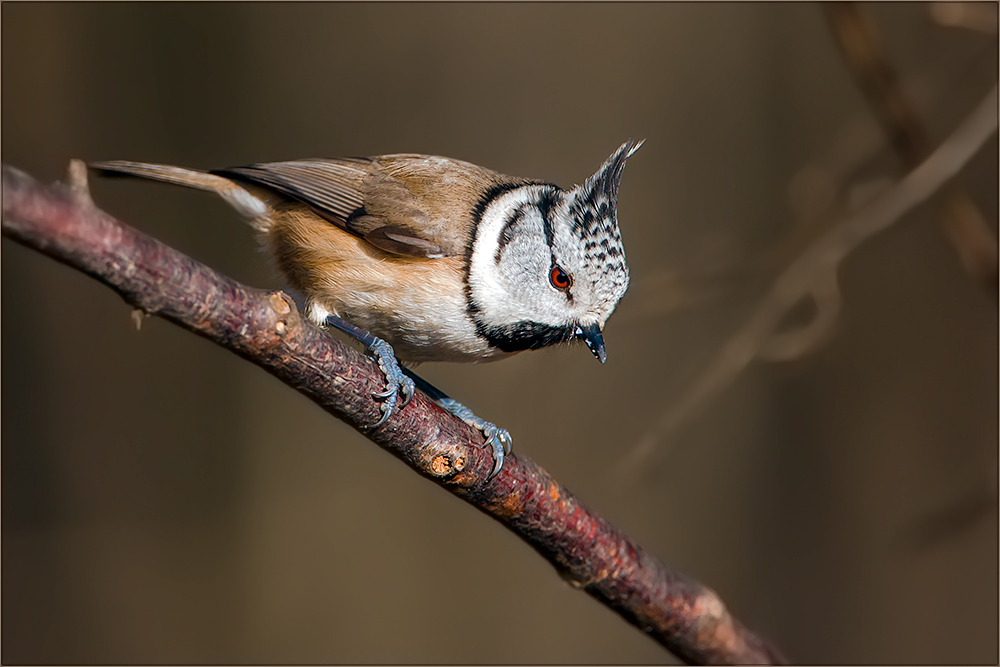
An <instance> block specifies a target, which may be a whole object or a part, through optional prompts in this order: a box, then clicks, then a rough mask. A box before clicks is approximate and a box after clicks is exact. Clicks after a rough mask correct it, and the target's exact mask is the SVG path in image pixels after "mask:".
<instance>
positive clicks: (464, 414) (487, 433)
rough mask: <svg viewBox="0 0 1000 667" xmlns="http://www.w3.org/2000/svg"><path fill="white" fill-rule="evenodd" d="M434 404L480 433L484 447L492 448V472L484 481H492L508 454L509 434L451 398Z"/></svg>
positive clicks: (439, 400)
mask: <svg viewBox="0 0 1000 667" xmlns="http://www.w3.org/2000/svg"><path fill="white" fill-rule="evenodd" d="M436 402H437V404H438V405H440V406H441V407H442V408H444V409H445V410H447V411H448V412H450V413H451V414H453V415H455V416H456V417H458V418H459V419H461V420H462V421H464V422H465V423H466V424H468V425H469V426H471V427H472V428H474V429H476V430H477V431H479V432H480V433H482V434H483V437H484V438H486V445H487V446H488V447H492V448H493V470H491V471H490V476H489V477H488V478H487V480H486V481H489V480H491V479H493V477H494V476H495V475H496V474H497V473H498V472H500V468H502V467H503V459H504V456H505V455H506V454H510V446H511V442H512V440H511V437H510V432H509V431H508V430H507V429H505V428H500V427H499V426H497V425H496V424H494V423H492V422H488V421H486V420H485V419H482V418H480V417H477V416H476V415H475V414H473V412H472V410H470V409H469V408H467V407H465V406H464V405H462V404H461V403H459V402H458V401H456V400H455V399H453V398H439V399H437V401H436Z"/></svg>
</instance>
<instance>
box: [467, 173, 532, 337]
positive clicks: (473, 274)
mask: <svg viewBox="0 0 1000 667" xmlns="http://www.w3.org/2000/svg"><path fill="white" fill-rule="evenodd" d="M546 187H547V186H526V187H523V188H518V189H516V190H512V191H510V192H507V193H505V194H503V195H501V196H500V197H498V198H496V199H494V200H493V201H492V202H491V203H490V204H489V205H488V206H487V207H486V210H485V211H483V215H482V218H481V219H480V222H479V228H478V229H477V230H476V240H475V243H474V244H473V246H472V256H471V258H470V261H469V286H470V288H471V291H472V300H473V302H474V304H475V305H476V306H477V307H478V309H479V312H480V313H481V315H482V316H483V317H484V318H485V319H487V320H488V321H490V322H493V323H498V324H499V323H502V324H508V323H512V322H518V321H521V320H534V321H538V322H546V321H548V320H550V319H551V313H546V312H545V310H544V309H543V308H542V304H541V303H540V301H541V299H539V298H533V297H540V296H541V295H538V294H537V291H539V288H542V287H544V286H543V285H542V284H541V283H540V281H539V279H538V277H537V276H535V275H532V274H533V273H536V272H537V271H538V270H539V269H538V267H540V266H541V267H547V266H548V262H549V250H548V247H547V245H546V244H545V234H544V226H543V223H542V220H541V214H540V213H539V211H538V209H537V208H536V207H535V206H534V205H533V204H534V202H537V201H538V193H539V192H540V191H541V190H543V189H545V188H546ZM522 205H527V206H526V207H525V210H524V211H523V214H522V217H521V219H520V220H519V222H518V223H517V225H516V236H515V237H514V238H513V239H510V238H507V239H504V241H503V243H504V248H503V249H502V250H500V245H501V234H503V232H504V228H505V227H506V226H507V223H508V222H509V221H510V218H511V215H512V214H513V213H514V211H516V210H517V209H518V208H519V207H521V206H522ZM498 250H500V252H501V253H502V258H503V259H502V261H501V262H500V263H499V265H498V264H497V261H496V258H497V255H498ZM542 270H544V269H542ZM546 315H548V316H546Z"/></svg>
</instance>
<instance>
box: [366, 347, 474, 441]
mask: <svg viewBox="0 0 1000 667" xmlns="http://www.w3.org/2000/svg"><path fill="white" fill-rule="evenodd" d="M368 352H369V353H371V355H372V356H373V357H375V361H377V362H378V367H379V368H381V369H382V373H383V374H384V375H385V391H383V392H380V393H378V394H372V396H373V397H374V398H380V399H383V402H382V408H381V410H382V418H381V419H379V420H378V421H377V422H375V424H374V425H373V426H372V428H378V427H379V426H381V425H382V424H384V423H385V421H386V420H387V419H388V418H389V417H391V416H392V411H393V410H394V409H395V408H396V402H397V401H398V400H399V397H400V396H402V398H403V402H402V403H400V405H399V408H400V409H401V410H402V409H403V408H405V407H406V405H407V404H408V403H409V402H410V399H412V398H413V391H414V387H413V380H411V379H410V378H409V377H407V376H406V374H405V373H403V369H402V368H400V367H399V362H398V361H397V360H396V353H395V352H393V350H392V346H391V345H389V343H387V342H385V341H384V340H382V339H381V338H375V341H374V342H373V343H371V344H370V345H369V346H368ZM470 414H471V413H470Z"/></svg>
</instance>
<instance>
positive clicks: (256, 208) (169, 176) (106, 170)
mask: <svg viewBox="0 0 1000 667" xmlns="http://www.w3.org/2000/svg"><path fill="white" fill-rule="evenodd" d="M89 166H90V168H91V169H95V170H97V171H98V172H101V173H102V174H103V175H106V176H119V175H127V176H138V177H140V178H149V179H152V180H154V181H163V182H164V183H172V184H174V185H183V186H185V187H189V188H196V189H198V190H207V191H209V192H215V193H218V194H219V195H220V196H221V197H222V198H223V199H225V200H226V202H228V203H229V205H230V206H232V207H233V208H235V209H236V210H237V211H239V212H240V213H241V214H243V215H244V216H246V217H247V218H248V219H249V221H250V224H252V225H253V226H254V227H257V228H258V229H261V230H266V229H267V227H268V223H269V218H270V214H271V207H270V206H268V204H267V203H266V202H265V201H263V200H262V199H261V198H260V197H257V196H255V195H253V194H251V193H250V192H249V191H247V190H246V189H245V188H243V187H241V186H240V185H238V184H237V183H235V182H233V181H231V180H229V179H228V178H224V177H222V176H216V175H215V174H210V173H208V172H207V171H200V170H198V169H184V168H181V167H172V166H170V165H166V164H148V163H145V162H129V161H127V160H109V161H107V162H91V163H90V165H89Z"/></svg>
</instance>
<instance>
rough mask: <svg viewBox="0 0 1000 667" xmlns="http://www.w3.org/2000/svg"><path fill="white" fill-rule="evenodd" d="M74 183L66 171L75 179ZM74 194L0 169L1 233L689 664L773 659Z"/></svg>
mask: <svg viewBox="0 0 1000 667" xmlns="http://www.w3.org/2000/svg"><path fill="white" fill-rule="evenodd" d="M74 175H75V176H74ZM71 179H73V181H74V186H73V187H67V186H60V185H56V186H51V187H49V186H43V185H40V184H38V183H37V182H35V181H34V180H33V179H31V178H30V177H29V176H27V175H26V174H24V173H22V172H19V171H17V170H14V169H11V168H8V167H6V166H5V167H4V168H3V235H4V236H5V237H8V238H11V239H13V240H15V241H17V242H19V243H22V244H24V245H26V246H28V247H31V248H35V249H37V250H39V251H40V252H43V253H45V254H47V255H49V256H50V257H52V258H54V259H56V260H58V261H60V262H63V263H65V264H68V265H70V266H72V267H74V268H77V269H79V270H81V271H83V272H84V273H87V274H88V275H90V276H93V277H94V278H96V279H98V280H100V281H101V282H103V283H105V284H107V285H108V286H110V287H112V288H113V289H114V290H115V291H117V292H118V293H119V294H120V295H121V296H122V298H124V299H125V301H126V302H128V303H129V304H131V305H132V306H134V307H136V308H140V309H142V310H144V311H146V312H148V313H153V314H156V315H159V316H161V317H164V318H166V319H169V320H171V321H173V322H175V323H177V324H179V325H180V326H182V327H184V328H186V329H189V330H191V331H193V332H195V333H198V334H200V335H202V336H205V337H206V338H208V339H210V340H212V341H215V342H216V343H218V344H219V345H221V346H222V347H225V348H227V349H229V350H232V351H233V352H235V353H237V354H239V355H240V356H242V357H244V358H246V359H248V360H250V361H252V362H253V363H255V364H257V365H259V366H261V367H262V368H264V369H266V370H267V371H268V372H270V373H271V374H273V375H275V376H276V377H278V378H280V379H281V380H282V381H283V382H285V383H287V384H289V385H291V386H292V387H295V388H296V389H297V390H299V391H300V392H302V393H303V394H305V395H306V396H308V397H309V398H311V399H312V400H313V401H315V402H316V403H318V404H319V405H321V406H322V407H323V408H324V409H326V410H327V411H328V412H330V413H331V414H332V415H334V416H336V417H338V418H340V419H342V420H344V421H346V422H347V423H348V424H350V425H351V426H353V427H355V428H357V429H358V430H359V431H361V432H362V433H363V434H364V435H365V436H366V437H368V438H369V439H371V440H372V441H374V442H375V443H377V444H379V445H380V446H382V447H384V448H385V449H388V450H389V451H391V452H392V453H393V454H395V455H396V456H398V457H399V458H400V459H402V460H403V461H405V462H406V463H407V464H408V465H409V466H410V467H411V468H413V469H414V470H416V471H417V472H418V473H420V474H421V475H423V476H424V477H427V478H429V479H432V480H434V481H435V482H437V483H438V484H439V485H441V486H443V487H444V488H446V489H448V490H449V491H451V492H452V493H454V494H455V495H457V496H459V497H461V498H463V499H464V500H466V501H468V502H469V503H471V504H473V505H474V506H476V507H478V508H479V509H480V510H482V511H483V512H485V513H487V514H489V515H490V516H492V517H494V518H495V519H497V520H498V521H500V522H501V523H503V524H504V525H506V526H507V527H509V528H510V529H511V530H512V531H513V532H514V533H516V534H517V535H518V536H519V537H521V539H523V540H525V541H526V542H528V543H529V544H530V545H531V546H533V547H534V548H535V549H536V550H537V551H538V552H539V553H540V554H542V555H543V556H544V557H545V558H546V559H547V560H548V561H549V562H551V563H552V564H553V565H554V566H555V568H556V569H557V570H558V571H559V573H560V574H561V575H562V576H563V577H564V578H566V579H567V580H568V581H570V582H571V583H572V584H574V585H575V586H577V587H580V588H583V589H584V590H585V591H586V592H587V593H589V594H590V595H591V596H593V597H595V598H597V599H598V600H600V601H601V602H603V603H604V604H606V605H608V606H609V607H611V608H612V609H614V610H615V611H617V612H618V613H619V614H621V615H622V616H623V617H624V618H625V619H627V620H628V621H629V622H630V623H632V624H633V625H635V626H636V627H638V628H639V629H640V630H642V631H643V632H645V633H647V634H649V636H650V637H652V638H653V639H654V640H656V641H658V642H660V643H661V644H663V645H664V646H665V647H667V648H668V649H670V650H671V651H672V652H673V653H674V654H675V655H677V656H678V657H679V658H681V659H682V660H684V661H686V662H690V663H706V664H708V663H776V662H781V656H780V654H779V653H777V651H775V650H774V649H773V648H771V647H770V646H769V645H768V644H767V643H766V642H764V641H763V640H762V639H760V638H758V637H757V636H755V635H754V634H752V633H751V632H749V631H748V630H747V629H746V628H744V627H743V626H742V625H741V624H740V623H739V622H738V621H737V620H736V619H735V618H733V616H732V615H730V614H729V612H728V611H727V610H726V608H725V606H724V605H723V603H722V601H721V600H720V599H719V598H718V596H717V595H716V594H715V593H714V592H713V591H711V590H710V589H708V588H706V587H704V586H702V585H701V584H699V583H698V582H695V581H693V580H691V579H687V578H685V577H683V576H681V575H679V574H676V573H673V572H671V571H670V570H668V569H667V568H666V567H665V566H664V565H662V564H661V563H660V562H659V561H657V560H656V559H655V558H653V557H652V556H650V555H649V554H647V553H646V552H645V551H643V550H642V548H641V547H639V546H638V545H636V544H635V543H634V542H632V541H631V540H629V539H628V538H627V537H626V536H625V535H623V534H622V533H621V532H620V531H619V530H617V529H616V528H614V527H613V526H612V525H610V524H609V523H608V522H607V521H605V520H604V519H603V518H601V517H600V516H598V515H597V514H596V513H594V512H592V511H590V510H589V509H587V508H586V507H584V506H583V505H582V504H581V503H580V502H579V501H578V500H577V499H576V498H575V497H574V496H573V495H572V494H570V493H569V491H567V490H566V489H565V488H564V487H563V486H562V485H560V484H559V483H558V482H556V481H555V480H554V479H553V478H552V476H551V475H549V473H548V472H546V471H545V470H543V469H542V468H540V467H539V466H537V465H536V464H535V463H533V462H532V461H530V460H529V459H527V458H526V457H524V456H520V455H518V454H513V455H511V456H510V457H509V458H508V459H507V461H506V463H505V465H504V467H503V469H502V470H501V471H500V472H499V474H498V475H497V476H496V477H494V478H493V479H492V480H490V481H489V482H487V481H486V480H487V477H488V475H489V472H490V469H491V466H492V457H491V455H490V453H489V450H488V449H485V448H483V447H482V437H481V436H480V435H479V434H478V433H477V432H476V431H474V430H473V429H471V428H470V427H468V426H466V425H465V424H464V423H462V422H461V421H459V420H457V419H455V418H454V417H452V416H451V415H450V414H448V413H446V412H444V411H443V410H441V409H440V408H438V407H437V406H436V405H435V404H434V403H432V402H431V401H429V400H428V399H427V398H426V397H424V396H423V395H420V394H418V395H417V396H415V397H414V399H413V401H412V402H411V403H410V405H409V406H407V407H406V408H405V409H403V410H401V411H397V412H396V413H395V414H394V415H393V416H392V417H391V418H390V419H389V420H388V421H387V422H386V423H385V424H384V425H383V426H381V427H380V428H378V429H368V428H366V426H367V425H370V424H374V423H375V422H376V421H377V420H378V418H379V406H378V403H376V402H375V401H373V400H372V398H371V395H372V394H373V393H375V392H378V391H380V390H381V389H382V386H383V384H384V381H383V378H382V375H381V372H380V371H379V370H378V367H377V366H376V364H375V363H374V362H373V361H371V360H370V359H368V358H367V357H365V356H364V355H363V354H361V353H360V352H358V351H357V350H355V349H353V348H351V347H349V346H347V345H344V344H343V343H341V342H339V341H337V340H335V339H333V338H331V337H330V336H328V335H327V334H326V333H324V332H323V331H322V330H320V329H319V328H317V327H315V326H314V325H312V324H311V323H310V322H308V321H306V320H303V319H301V318H300V317H299V314H298V311H297V310H296V308H295V305H294V303H293V302H292V301H291V300H290V299H289V298H288V297H287V296H285V295H284V294H282V293H280V292H267V291H262V290H258V289H253V288H250V287H246V286H244V285H241V284H239V283H237V282H235V281H233V280H231V279H229V278H226V277H225V276H222V275H220V274H218V273H216V272H215V271H213V270H212V269H210V268H208V267H207V266H204V265H203V264H200V263H198V262H196V261H194V260H192V259H190V258H189V257H186V256H185V255H183V254H181V253H179V252H177V251H175V250H173V249H171V248H169V247H167V246H165V245H163V244H162V243H160V242H159V241H157V240H155V239H153V238H150V237H149V236H146V235H145V234H143V233H141V232H139V231H137V230H135V229H133V228H131V227H129V226H127V225H124V224H122V223H120V222H118V221H117V220H115V219H114V218H112V217H111V216H109V215H108V214H106V213H104V212H103V211H100V210H98V209H97V208H96V207H94V205H93V203H92V202H91V201H90V198H89V195H88V194H87V192H86V181H85V172H84V171H83V167H82V165H80V164H79V163H74V165H73V166H72V167H71Z"/></svg>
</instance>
